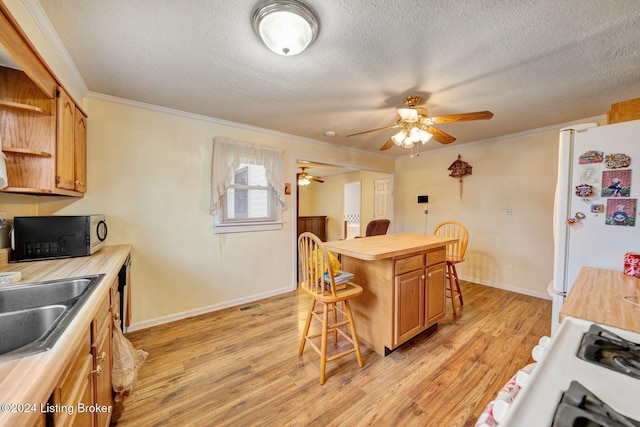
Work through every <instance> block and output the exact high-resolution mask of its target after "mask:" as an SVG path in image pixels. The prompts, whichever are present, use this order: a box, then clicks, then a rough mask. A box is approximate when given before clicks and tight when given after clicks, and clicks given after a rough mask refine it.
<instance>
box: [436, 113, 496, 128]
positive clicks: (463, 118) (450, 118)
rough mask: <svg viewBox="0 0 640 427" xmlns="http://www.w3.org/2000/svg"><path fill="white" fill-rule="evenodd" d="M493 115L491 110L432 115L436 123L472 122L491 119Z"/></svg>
mask: <svg viewBox="0 0 640 427" xmlns="http://www.w3.org/2000/svg"><path fill="white" fill-rule="evenodd" d="M491 117H493V113H492V112H491V111H476V112H475V113H461V114H448V115H446V116H437V117H430V118H429V119H430V121H431V123H433V124H434V125H437V124H441V123H452V122H470V121H472V120H489V119H490V118H491Z"/></svg>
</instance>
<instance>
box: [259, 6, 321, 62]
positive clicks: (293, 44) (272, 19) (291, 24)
mask: <svg viewBox="0 0 640 427" xmlns="http://www.w3.org/2000/svg"><path fill="white" fill-rule="evenodd" d="M252 21H253V30H254V31H255V32H256V34H257V35H258V36H259V37H260V38H261V39H262V42H263V43H264V44H265V45H266V46H267V47H268V48H269V49H271V50H272V51H273V52H275V53H277V54H279V55H284V56H292V55H297V54H299V53H300V52H302V51H303V50H305V49H306V48H307V46H309V45H310V44H311V43H312V42H313V41H314V40H315V39H316V37H317V36H318V28H319V24H318V19H317V18H316V16H315V15H314V13H313V11H312V10H311V9H309V7H307V6H306V5H304V4H303V3H300V2H299V1H296V0H267V1H264V2H262V3H260V4H259V5H258V7H256V9H255V11H254V12H253V18H252Z"/></svg>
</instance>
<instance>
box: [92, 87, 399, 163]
mask: <svg viewBox="0 0 640 427" xmlns="http://www.w3.org/2000/svg"><path fill="white" fill-rule="evenodd" d="M86 97H87V98H89V99H97V100H102V101H108V102H114V103H116V104H122V105H127V106H130V107H135V108H142V109H145V110H150V111H155V112H158V113H164V114H169V115H172V116H178V117H184V118H187V119H192V120H199V121H202V122H207V123H213V124H217V125H223V126H229V127H233V128H237V129H244V130H249V131H252V132H260V133H264V134H268V135H274V136H278V137H281V138H288V139H293V140H296V141H302V142H307V143H309V144H315V145H322V146H324V147H327V148H333V149H336V150H341V151H351V152H355V153H359V154H366V155H367V156H373V157H380V158H385V159H389V156H386V155H383V154H378V153H372V152H370V151H365V150H359V149H357V148H351V147H345V146H342V145H336V144H331V143H329V142H324V141H318V140H316V139H311V138H305V137H302V136H297V135H291V134H288V133H284V132H278V131H275V130H271V129H265V128H260V127H257V126H251V125H246V124H243V123H237V122H231V121H228V120H222V119H216V118H215V117H209V116H204V115H201V114H194V113H189V112H186V111H181V110H176V109H173V108H167V107H161V106H159V105H153V104H147V103H145V102H140V101H132V100H130V99H126V98H119V97H117V96H112V95H105V94H102V93H97V92H89V93H87V95H86Z"/></svg>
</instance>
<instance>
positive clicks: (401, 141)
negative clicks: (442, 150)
mask: <svg viewBox="0 0 640 427" xmlns="http://www.w3.org/2000/svg"><path fill="white" fill-rule="evenodd" d="M421 101H422V98H421V97H419V96H407V97H406V98H404V100H403V103H404V105H405V108H398V109H397V119H396V124H395V125H389V126H384V127H381V128H378V129H371V130H366V131H364V132H358V133H353V134H351V135H347V137H349V136H356V135H362V134H365V133H370V132H377V131H379V130H385V129H395V128H402V130H401V131H400V132H398V133H397V134H395V135H393V136H392V137H391V138H389V140H388V141H387V142H385V143H384V145H383V146H382V147H380V151H384V150H388V149H389V148H391V147H393V145H394V144H395V145H398V146H400V147H404V148H413V146H414V145H415V144H417V143H418V142H422V143H423V144H425V143H426V142H427V141H429V140H430V139H431V138H433V139H434V140H436V141H438V142H439V143H441V144H450V143H452V142H453V141H455V140H456V138H455V137H453V136H451V135H449V134H448V133H446V132H443V131H441V130H439V129H436V128H434V127H433V126H432V125H439V124H443V123H452V122H469V121H472V120H488V119H490V118H491V117H493V113H492V112H491V111H477V112H474V113H461V114H448V115H445V116H437V117H429V112H428V111H427V109H426V108H422V107H416V105H418V104H420V102H421Z"/></svg>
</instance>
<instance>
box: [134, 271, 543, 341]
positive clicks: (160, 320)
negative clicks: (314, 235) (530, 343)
mask: <svg viewBox="0 0 640 427" xmlns="http://www.w3.org/2000/svg"><path fill="white" fill-rule="evenodd" d="M460 279H461V280H466V281H467V282H473V283H477V284H479V285H483V286H489V287H491V288H497V289H502V290H505V291H510V292H515V293H517V294H522V295H528V296H531V297H535V298H542V299H546V300H551V297H550V296H549V294H547V293H546V292H536V291H531V290H528V289H522V288H518V287H516V286H509V285H503V284H500V283H493V282H489V281H486V280H481V279H476V278H471V277H466V276H460ZM293 290H295V287H292V286H289V287H285V288H280V289H274V290H272V291H269V292H263V293H261V294H255V295H251V296H248V297H244V298H238V299H234V300H230V301H225V302H222V303H219V304H213V305H208V306H206V307H200V308H196V309H193V310H187V311H182V312H179V313H174V314H169V315H167V316H162V317H156V318H155V319H149V320H144V321H142V322H136V323H133V324H132V325H131V326H130V327H129V328H128V329H127V332H133V331H138V330H141V329H147V328H150V327H152V326H157V325H162V324H164V323H169V322H174V321H176V320H182V319H186V318H189V317H193V316H198V315H200V314H205V313H210V312H212V311H218V310H222V309H224V308H229V307H234V306H236V305H242V304H246V303H250V302H254V301H258V300H261V299H264V298H268V297H272V296H275V295H280V294H284V293H287V292H291V291H293Z"/></svg>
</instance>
